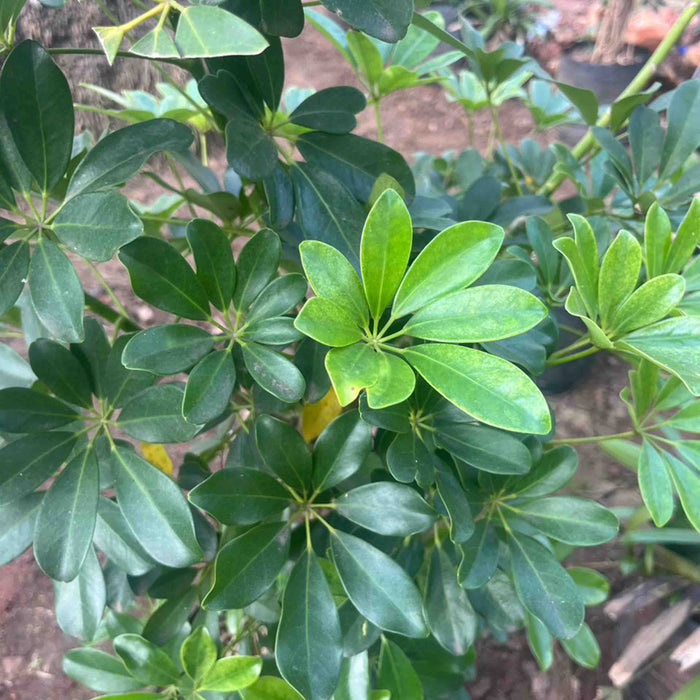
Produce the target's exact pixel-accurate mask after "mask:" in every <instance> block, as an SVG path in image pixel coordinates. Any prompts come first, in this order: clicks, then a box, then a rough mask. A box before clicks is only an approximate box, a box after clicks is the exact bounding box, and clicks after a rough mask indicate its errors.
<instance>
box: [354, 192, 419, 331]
mask: <svg viewBox="0 0 700 700" xmlns="http://www.w3.org/2000/svg"><path fill="white" fill-rule="evenodd" d="M412 242H413V229H412V225H411V215H410V214H409V213H408V209H407V207H406V205H405V204H404V202H403V200H402V199H401V197H400V196H399V194H398V193H397V192H396V191H395V190H385V191H384V192H383V193H382V195H381V196H380V197H379V199H378V200H377V201H376V202H375V204H374V206H373V207H372V209H371V210H370V212H369V214H368V215H367V221H365V227H364V229H363V231H362V241H361V244H360V266H361V270H362V284H363V285H364V288H365V295H366V297H367V304H368V306H369V311H370V314H371V315H372V317H373V318H374V319H379V317H380V316H381V315H382V312H383V311H384V309H386V307H387V306H388V305H389V304H390V303H391V300H392V299H393V298H394V295H395V294H396V290H397V289H398V288H399V284H400V283H401V279H402V278H403V275H404V272H405V271H406V265H407V264H408V258H409V256H410V255H411V245H412Z"/></svg>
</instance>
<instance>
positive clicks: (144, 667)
mask: <svg viewBox="0 0 700 700" xmlns="http://www.w3.org/2000/svg"><path fill="white" fill-rule="evenodd" d="M114 651H116V652H117V654H118V655H119V657H120V658H121V660H122V661H123V662H124V665H125V666H126V668H127V669H128V670H129V673H131V675H132V676H134V677H135V678H138V679H139V680H140V681H143V682H144V683H147V684H148V685H170V684H172V683H176V682H177V677H178V676H179V673H178V670H177V668H176V667H175V664H173V662H172V661H171V660H170V657H169V656H168V655H167V654H166V653H165V652H164V651H163V650H162V649H159V648H158V647H157V646H155V645H154V644H151V642H149V641H147V640H146V639H144V638H143V637H141V636H139V635H138V634H120V635H119V636H118V637H117V638H116V639H115V640H114Z"/></svg>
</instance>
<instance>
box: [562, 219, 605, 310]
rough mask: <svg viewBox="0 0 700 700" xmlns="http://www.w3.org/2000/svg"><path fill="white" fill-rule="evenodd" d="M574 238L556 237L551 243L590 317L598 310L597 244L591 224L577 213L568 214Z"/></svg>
mask: <svg viewBox="0 0 700 700" xmlns="http://www.w3.org/2000/svg"><path fill="white" fill-rule="evenodd" d="M569 221H571V224H572V226H573V227H574V238H573V239H571V238H567V237H562V238H557V239H556V240H555V241H554V243H553V244H552V245H553V246H554V247H555V248H556V249H557V250H558V251H559V252H560V253H561V254H562V255H563V256H564V257H565V258H566V260H567V262H568V263H569V267H570V268H571V272H572V274H573V276H574V280H575V281H576V288H577V289H578V292H579V294H580V295H581V298H582V299H583V303H584V304H585V306H586V310H587V311H588V316H589V317H590V318H591V319H595V318H596V314H597V311H598V273H599V266H598V244H597V243H596V238H595V233H594V232H593V228H592V227H591V225H590V224H589V223H588V221H586V219H584V218H583V217H582V216H579V215H578V214H569Z"/></svg>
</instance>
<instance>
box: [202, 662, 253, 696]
mask: <svg viewBox="0 0 700 700" xmlns="http://www.w3.org/2000/svg"><path fill="white" fill-rule="evenodd" d="M260 671H262V659H261V658H260V657H258V656H227V657H225V658H223V659H219V660H218V661H217V662H216V663H215V664H214V666H212V668H211V670H210V671H209V672H208V673H207V674H206V675H205V676H204V678H202V680H201V681H200V683H199V685H198V686H197V688H198V690H203V691H207V690H208V691H213V692H218V693H235V692H236V691H237V690H241V689H242V688H247V687H248V686H249V685H252V684H253V683H255V681H256V680H257V679H258V677H259V676H260Z"/></svg>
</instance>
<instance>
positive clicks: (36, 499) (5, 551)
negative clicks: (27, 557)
mask: <svg viewBox="0 0 700 700" xmlns="http://www.w3.org/2000/svg"><path fill="white" fill-rule="evenodd" d="M43 495H44V494H42V493H29V494H27V495H26V496H22V497H21V498H16V499H13V500H12V501H11V502H9V503H5V504H4V505H2V506H0V566H3V565H5V564H7V563H8V562H11V561H12V560H13V559H15V558H16V557H18V556H19V555H20V554H22V552H24V550H25V549H27V547H29V545H30V544H31V543H32V539H33V537H34V523H35V522H36V518H37V515H38V513H39V507H40V506H41V500H42V498H43Z"/></svg>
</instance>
